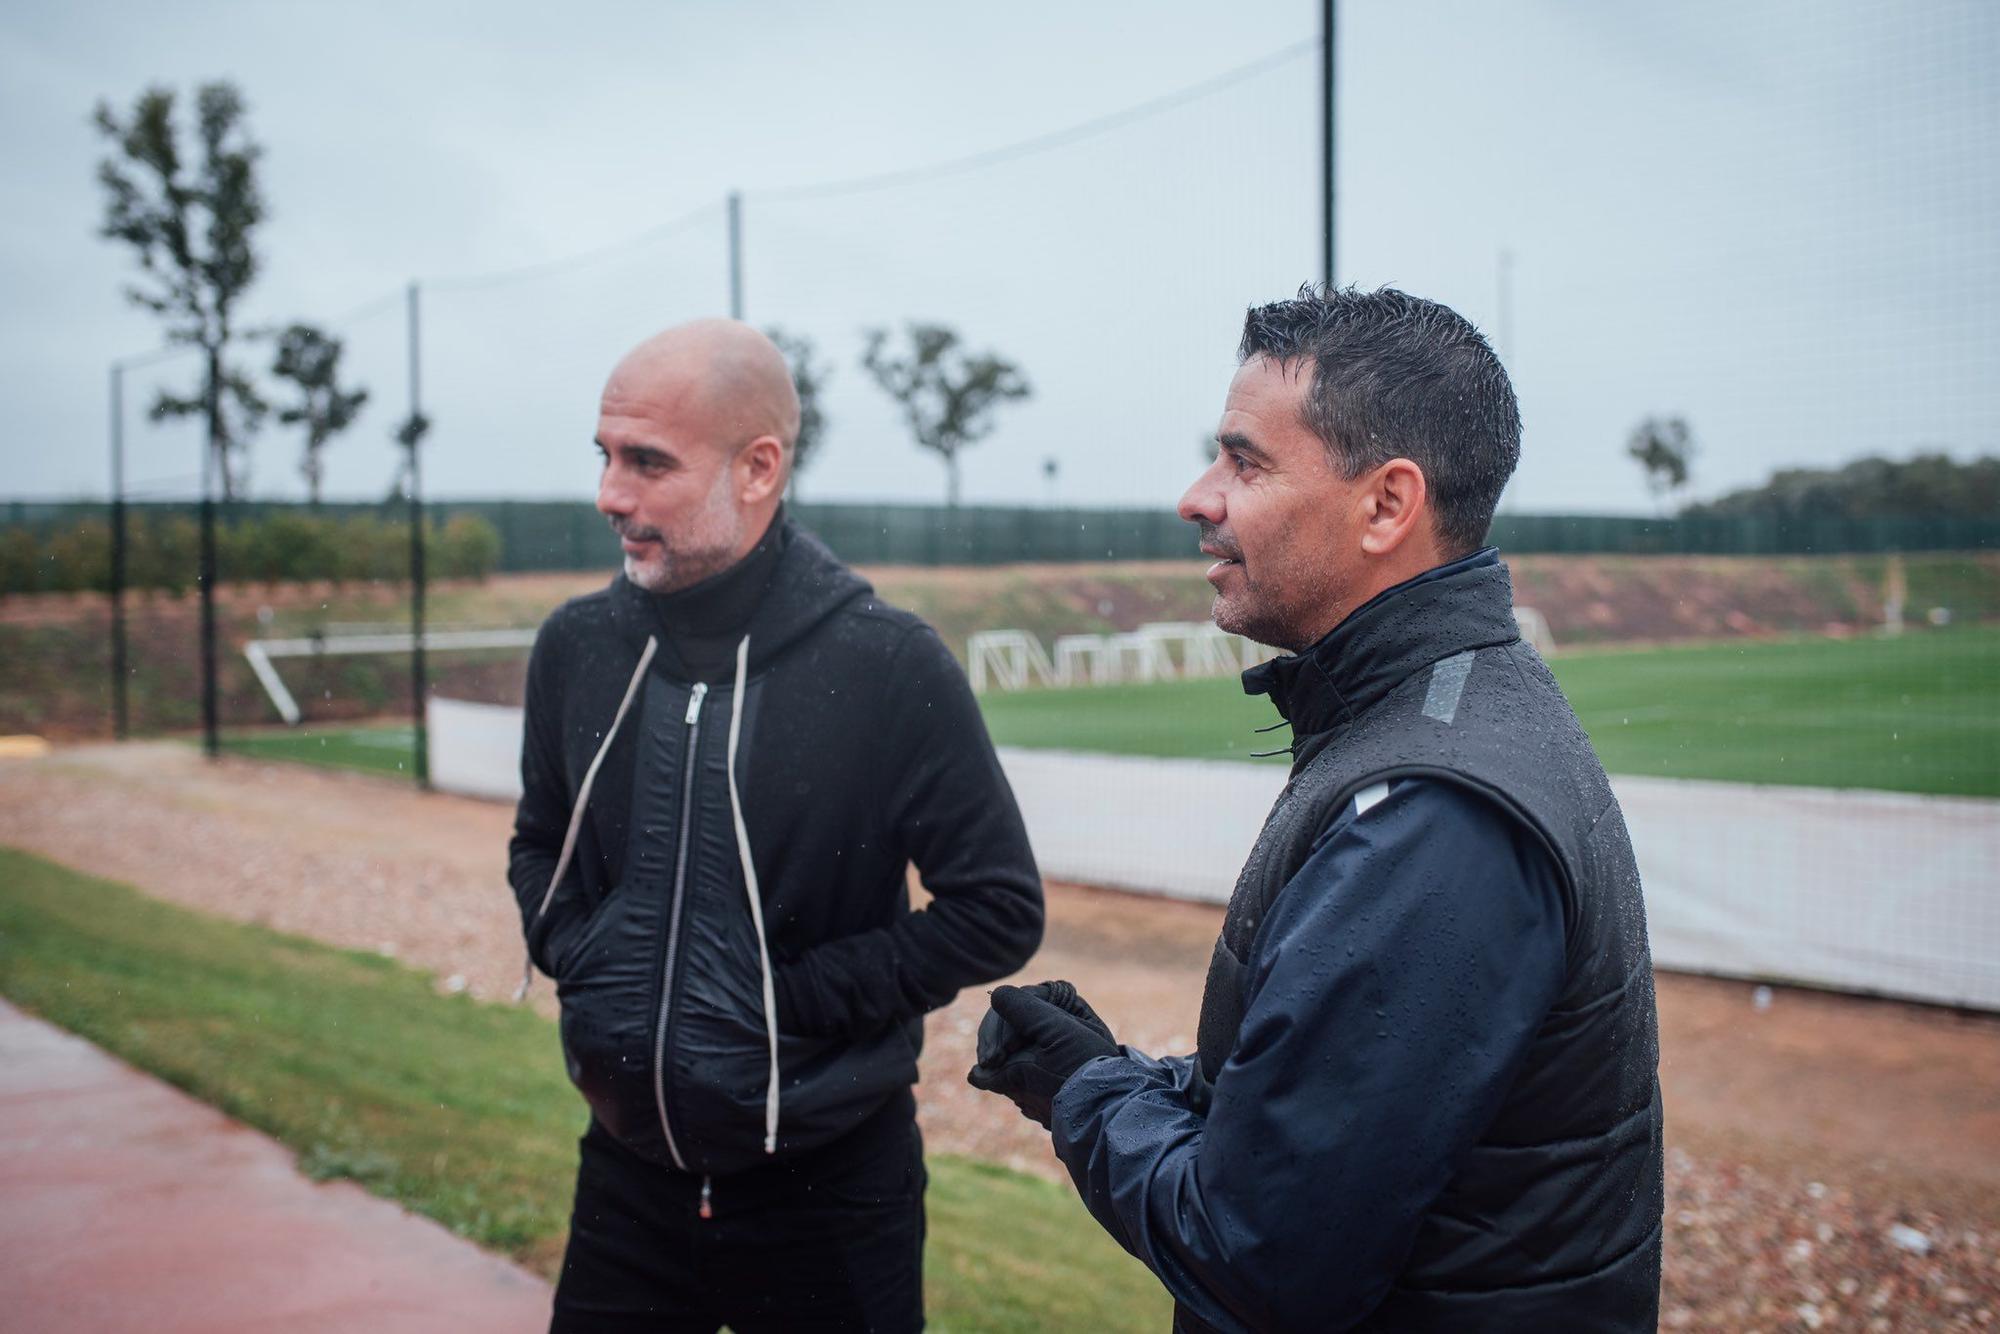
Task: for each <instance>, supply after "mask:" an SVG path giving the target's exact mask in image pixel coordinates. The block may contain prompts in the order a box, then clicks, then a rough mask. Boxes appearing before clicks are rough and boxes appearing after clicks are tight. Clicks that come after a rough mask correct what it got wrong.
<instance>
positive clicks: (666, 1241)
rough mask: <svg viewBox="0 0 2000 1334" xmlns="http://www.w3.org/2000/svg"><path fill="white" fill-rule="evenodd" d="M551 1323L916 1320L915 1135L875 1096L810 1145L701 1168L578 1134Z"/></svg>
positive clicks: (853, 1325)
mask: <svg viewBox="0 0 2000 1334" xmlns="http://www.w3.org/2000/svg"><path fill="white" fill-rule="evenodd" d="M581 1143H582V1151H583V1153H582V1164H581V1166H580V1167H579V1169H578V1172H577V1179H576V1206H575V1209H574V1211H573V1212H572V1214H571V1218H570V1234H569V1249H568V1251H567V1252H566V1253H565V1254H564V1256H563V1268H562V1277H561V1279H560V1280H559V1281H558V1283H557V1285H556V1300H555V1317H554V1320H553V1321H552V1322H551V1324H550V1326H549V1328H550V1331H551V1334H627V1332H628V1331H630V1332H632V1334H636V1332H637V1331H640V1330H644V1331H647V1334H655V1332H657V1331H673V1332H675V1334H678V1332H679V1331H697V1330H698V1331H701V1332H702V1334H713V1331H715V1330H716V1329H718V1328H720V1327H721V1326H723V1325H725V1324H726V1325H728V1326H729V1328H730V1329H731V1330H733V1331H735V1332H736V1334H763V1331H767V1330H771V1331H776V1330H829V1331H831V1330H842V1331H846V1330H854V1331H862V1330H867V1331H876V1332H877V1334H904V1331H913V1330H920V1329H922V1328H923V1325H924V1296H923V1251H924V1187H925V1185H926V1183H927V1180H928V1178H927V1176H926V1174H925V1172H924V1165H923V1141H922V1139H921V1137H920V1136H919V1135H918V1132H917V1123H916V1100H915V1098H914V1097H913V1096H911V1095H910V1094H909V1093H908V1092H904V1093H901V1094H899V1095H898V1096H897V1097H895V1098H893V1099H891V1100H890V1102H889V1104H888V1105H887V1106H885V1107H884V1108H883V1109H882V1110H881V1111H880V1112H877V1113H875V1114H874V1115H873V1116H871V1117H870V1118H869V1119H868V1120H867V1121H865V1122H863V1123H862V1124H861V1125H860V1126H859V1127H858V1128H857V1129H855V1130H853V1131H852V1132H850V1133H848V1134H847V1135H844V1136H842V1137H841V1138H840V1139H838V1140H836V1141H834V1142H833V1143H831V1144H828V1145H825V1146H824V1147H822V1148H819V1149H815V1150H812V1151H811V1152H809V1153H805V1154H801V1155H798V1156H796V1157H793V1158H787V1159H783V1160H780V1161H778V1162H774V1163H772V1164H770V1165H768V1166H760V1167H755V1168H752V1169H750V1170H749V1171H746V1172H739V1173H736V1174H735V1175H732V1176H726V1177H716V1178H714V1179H713V1180H712V1181H711V1182H710V1183H709V1199H708V1203H709V1213H710V1217H708V1218H703V1217H702V1216H701V1194H702V1178H701V1176H700V1175H698V1174H688V1173H682V1172H675V1171H673V1170H671V1169H670V1168H665V1167H661V1166H659V1165H658V1164H655V1163H651V1162H648V1161H646V1160H645V1159H642V1158H638V1157H635V1156H634V1155H633V1154H632V1153H630V1152H629V1151H627V1150H626V1149H625V1148H623V1147H622V1146H620V1145H619V1144H618V1143H617V1142H616V1141H615V1140H613V1139H612V1138H611V1136H610V1135H609V1134H607V1133H606V1132H605V1130H604V1129H603V1128H602V1127H601V1126H599V1125H598V1124H597V1123H596V1122H595V1121H592V1122H591V1126H590V1129H589V1131H588V1132H586V1133H585V1134H584V1136H583V1140H582V1142H581Z"/></svg>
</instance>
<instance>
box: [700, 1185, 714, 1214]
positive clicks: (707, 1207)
mask: <svg viewBox="0 0 2000 1334" xmlns="http://www.w3.org/2000/svg"><path fill="white" fill-rule="evenodd" d="M708 1186H709V1180H708V1178H707V1177H703V1178H702V1179H701V1208H700V1209H699V1210H697V1211H696V1212H698V1213H699V1214H700V1215H701V1216H702V1217H703V1218H713V1217H715V1206H713V1205H711V1204H710V1203H709V1202H708Z"/></svg>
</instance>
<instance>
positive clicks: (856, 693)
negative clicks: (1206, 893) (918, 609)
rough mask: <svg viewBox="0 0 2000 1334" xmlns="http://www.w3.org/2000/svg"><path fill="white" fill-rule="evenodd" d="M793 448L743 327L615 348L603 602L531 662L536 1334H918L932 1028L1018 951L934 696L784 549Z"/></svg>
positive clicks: (970, 782) (1008, 829)
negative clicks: (541, 994) (922, 1060)
mask: <svg viewBox="0 0 2000 1334" xmlns="http://www.w3.org/2000/svg"><path fill="white" fill-rule="evenodd" d="M798 428H799V401H798V397H797V394H796V393H795V392H794V387H793V383H792V379H791V373H790V371H789V370H788V368H787V367H786V365H785V360H784V357H783V356H782V355H780V354H779V352H778V350H777V348H775V347H774V346H772V344H771V342H770V340H769V339H767V338H766V337H765V336H764V335H763V334H761V333H758V332H757V331H756V330H755V329H752V328H750V327H749V326H748V325H744V324H740V323H738V322H736V321H733V320H700V321H696V322H695V323H692V324H686V325H682V326H680V327H678V328H674V329H669V330H667V331H666V332H664V333H661V334H659V335H657V336H655V337H653V338H651V339H648V340H647V341H646V342H644V343H641V344H640V345H639V346H638V347H636V348H634V349H633V350H632V352H631V353H629V354H628V355H627V356H626V357H625V358H624V359H623V360H621V361H620V362H619V363H618V366H617V367H616V368H615V369H614V370H613V371H612V373H611V376H610V379H609V380H608V381H607V383H606V384H605V387H604V394H603V398H602V400H601V401H600V403H599V414H598V419H597V439H596V447H597V449H598V451H599V452H600V453H601V455H602V457H603V466H604V470H603V474H602V476H601V478H600V480H599V482H598V488H597V508H598V509H599V510H601V511H603V513H604V515H605V517H606V518H607V519H609V521H610V523H611V527H612V528H613V529H614V530H615V531H616V532H617V533H618V536H619V538H620V539H621V541H622V543H623V546H624V551H625V569H624V572H623V574H621V575H619V576H618V577H616V578H614V579H613V580H612V581H611V584H610V586H609V587H607V588H605V589H603V590H601V591H599V592H596V593H592V594H590V595H589V596H587V597H581V598H577V599H574V600H573V601H570V602H568V603H566V604H564V605H563V606H562V607H561V608H560V609H558V610H557V611H556V612H555V614H554V615H552V616H550V617H549V619H548V621H547V622H546V623H544V625H543V626H542V630H541V634H540V635H539V636H538V637H537V638H536V641H535V648H534V654H533V656H532V658H531V659H530V661H529V665H528V691H527V718H526V730H525V735H524V738H523V745H522V753H521V779H522V787H523V792H522V795H521V804H520V808H519V811H518V814H517V815H516V818H515V824H514V840H513V844H512V848H511V853H512V858H511V862H510V865H509V872H508V878H509V879H510V880H511V881H512V883H513V887H514V893H515V896H516V897H517V898H518V900H519V902H520V907H521V916H522V922H523V925H524V928H525V930H526V935H527V945H528V954H529V957H530V959H531V960H532V961H533V963H534V965H535V966H536V967H539V968H540V969H541V970H542V971H543V972H544V973H547V974H548V975H549V976H550V977H553V978H554V979H555V980H556V989H557V995H558V996H559V997H560V999H561V1001H562V1043H563V1053H564V1055H565V1057H566V1058H567V1062H568V1067H569V1075H570V1078H571V1079H572V1080H573V1081H574V1082H575V1084H576V1086H577V1088H578V1089H579V1090H580V1091H581V1092H582V1094H583V1096H584V1099H585V1100H586V1101H587V1102H588V1103H589V1104H590V1111H591V1120H590V1128H589V1131H588V1132H587V1133H586V1134H585V1135H584V1136H583V1141H582V1164H581V1170H580V1171H579V1173H578V1177H577V1188H576V1206H575V1211H574V1213H573V1215H572V1217H571V1222H570V1235H569V1249H568V1251H567V1253H566V1254H565V1255H564V1257H563V1267H562V1277H561V1280H560V1281H559V1282H558V1284H557V1286H556V1294H555V1319H554V1326H553V1328H554V1329H555V1330H557V1331H564V1332H569V1331H607V1332H609V1331H625V1330H648V1331H666V1330H689V1331H692V1330H701V1331H713V1330H715V1329H717V1328H719V1327H720V1326H722V1325H724V1324H727V1325H728V1326H729V1327H730V1328H731V1329H735V1330H739V1331H743V1334H750V1331H757V1330H787V1331H789V1330H804V1329H815V1330H864V1329H865V1330H875V1331H907V1330H916V1329H919V1328H921V1327H922V1326H923V1288H922V1259H923V1243H924V1207H923V1191H924V1181H925V1176H924V1168H923V1162H922V1145H921V1142H920V1141H919V1139H918V1135H917V1126H916V1119H915V1114H916V1105H915V1100H914V1098H913V1096H912V1094H911V1091H910V1086H911V1085H912V1084H913V1083H914V1082H915V1081H916V1078H917V1053H918V1051H919V1049H920V1048H921V1046H922V1044H923V1016H924V1013H925V1012H926V1011H928V1010H932V1009H935V1008H937V1007H938V1006H940V1005H943V1004H945V1003H946V1002H948V1001H949V1000H951V998H952V997H953V996H954V995H955V994H956V993H957V992H958V991H959V990H960V989H961V988H964V987H968V986H971V985H973V984H974V983H977V982H983V981H990V980H992V979H993V978H996V977H1002V976H1005V975H1006V974H1008V973H1010V972H1013V971H1014V970H1015V969H1017V968H1019V967H1020V966H1021V965H1022V964H1023V963H1025V962H1026V961H1027V958H1028V956H1029V955H1031V954H1032V953H1034V950H1035V946H1036V944H1037V943H1038V942H1039V941H1040V939H1041V932H1042V887H1041V880H1040V878H1039V877H1038V876H1037V875H1036V873H1035V863H1034V858H1033V856H1032V855H1031V854H1030V853H1029V850H1028V841H1027V834H1026V831H1025V830H1024V829H1023V827H1022V824H1021V817H1020V814H1019V812H1018V811H1017V810H1016V809H1015V805H1014V798H1013V795H1012V794H1011V793H1010V792H1009V791H1008V788H1007V781H1006V779H1005V778H1004V777H1003V776H1002V774H1001V772H1000V765H999V762H998V760H997V759H996V758H995V757H994V754H993V746H992V743H991V742H990V741H989V740H988V739H987V735H986V727H985V724H984V722H983V721H982V720H981V718H980V714H979V707H978V705H977V704H976V703H975V702H974V700H973V697H972V692H971V690H970V689H969V688H968V687H967V685H966V682H965V677H964V675H963V673H961V672H960V671H959V668H958V664H957V663H956V662H955V661H953V659H952V656H951V654H950V653H949V652H948V651H947V650H946V649H945V646H944V645H943V643H941V642H940V641H939V639H938V637H937V635H936V634H935V633H934V632H933V631H932V630H931V628H930V627H929V626H927V625H925V624H924V623H923V622H922V621H920V620H919V619H917V618H916V617H915V616H912V615H910V614H909V613H908V612H904V611H898V610H896V609H895V608H893V607H890V606H887V605H886V604H884V603H883V602H882V601H881V599H879V598H878V597H876V596H875V591H874V590H873V589H872V588H870V587H869V586H868V584H867V583H866V582H865V581H864V580H862V579H861V578H860V577H859V576H857V575H855V574H854V573H853V572H852V571H850V570H848V569H847V568H846V567H845V566H844V565H842V564H841V563H840V562H839V561H838V560H837V559H835V558H834V556H833V554H832V553H831V552H829V551H828V550H827V549H826V548H825V547H824V546H822V545H820V543H819V541H818V540H817V539H816V538H814V537H813V536H812V535H811V534H810V533H807V532H806V531H804V530H803V529H801V528H799V527H798V526H797V525H796V524H795V523H793V522H792V521H791V520H790V519H788V518H787V517H786V516H785V512H784V507H783V504H782V503H781V498H782V497H783V495H784V493H785V481H786V478H787V476H788V475H789V473H790V470H791V463H792V454H793V449H794V444H795V441H796V439H797V433H798ZM912 863H914V864H915V865H916V868H917V870H918V871H919V872H920V873H921V875H922V876H923V881H924V885H925V887H926V888H927V889H928V890H929V891H930V902H929V904H928V905H927V906H926V907H924V908H923V909H921V910H919V911H915V912H912V911H911V910H910V903H909V890H908V884H907V880H906V876H907V872H908V869H909V867H910V865H911V864H912Z"/></svg>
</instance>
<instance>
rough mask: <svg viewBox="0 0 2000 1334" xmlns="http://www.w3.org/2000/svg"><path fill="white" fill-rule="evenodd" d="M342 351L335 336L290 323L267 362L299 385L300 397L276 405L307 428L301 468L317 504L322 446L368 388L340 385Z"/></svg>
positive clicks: (350, 417)
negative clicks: (274, 359) (281, 406)
mask: <svg viewBox="0 0 2000 1334" xmlns="http://www.w3.org/2000/svg"><path fill="white" fill-rule="evenodd" d="M340 353H341V345H340V340H339V339H338V338H329V337H327V336H326V335H325V334H323V333H321V332H320V331H319V330H318V329H315V328H313V327H312V326H311V325H310V324H294V325H292V326H291V327H290V328H288V329H286V330H285V331H284V332H283V333H281V334H279V335H278V356H277V360H276V361H274V362H272V363H271V374H273V375H275V376H277V377H278V378H279V379H280V380H289V381H290V382H291V383H292V384H293V385H294V386H295V387H296V388H297V390H298V400H297V401H296V402H294V403H293V404H292V405H291V406H290V407H287V408H282V409H280V410H279V412H278V420H279V421H281V422H283V423H284V424H285V425H287V426H304V427H305V429H306V449H305V455H304V457H303V458H302V459H301V460H300V462H299V471H300V472H302V473H304V474H305V479H306V490H307V494H308V496H309V497H310V498H311V501H312V504H313V505H314V506H315V507H317V506H318V505H319V496H320V486H321V483H322V482H324V481H325V478H326V460H325V459H324V458H323V457H322V456H321V451H322V450H324V449H325V448H326V443H327V441H329V440H331V439H332V438H333V437H334V436H336V435H338V434H340V433H341V432H342V431H344V430H346V429H347V428H348V427H349V426H350V425H352V424H353V422H354V417H355V414H356V413H358V412H360V411H361V405H362V404H364V403H366V402H367V401H368V391H367V390H366V389H342V388H341V387H340Z"/></svg>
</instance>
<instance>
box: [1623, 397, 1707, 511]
mask: <svg viewBox="0 0 2000 1334" xmlns="http://www.w3.org/2000/svg"><path fill="white" fill-rule="evenodd" d="M1625 452H1626V453H1627V454H1629V455H1630V456H1631V457H1632V458H1633V459H1634V460H1635V461H1636V462H1637V463H1638V464H1639V466H1640V467H1641V468H1642V469H1644V470H1645V473H1646V489H1647V490H1648V491H1650V492H1652V493H1653V503H1654V504H1656V505H1660V504H1661V503H1662V502H1663V501H1664V499H1665V498H1666V497H1667V496H1668V495H1671V494H1672V493H1673V492H1675V491H1678V490H1680V489H1681V488H1682V487H1684V486H1686V485H1687V484H1688V478H1689V477H1690V476H1691V475H1692V474H1693V467H1694V456H1695V452H1696V447H1695V443H1694V433H1693V432H1691V431H1690V430H1688V424H1687V421H1686V419H1685V418H1681V417H1648V418H1646V419H1645V420H1644V421H1642V422H1640V423H1639V424H1638V425H1637V426H1635V427H1633V428H1632V434H1631V436H1630V438H1628V439H1627V440H1626V442H1625Z"/></svg>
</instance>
